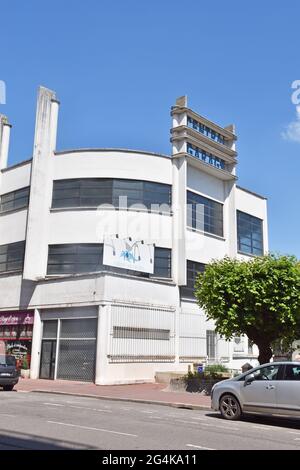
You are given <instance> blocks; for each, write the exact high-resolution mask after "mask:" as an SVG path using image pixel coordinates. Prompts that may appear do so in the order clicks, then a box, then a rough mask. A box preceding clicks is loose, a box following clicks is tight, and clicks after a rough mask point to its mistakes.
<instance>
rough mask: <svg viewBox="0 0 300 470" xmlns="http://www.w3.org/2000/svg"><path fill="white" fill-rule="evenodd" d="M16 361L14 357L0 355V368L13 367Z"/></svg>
mask: <svg viewBox="0 0 300 470" xmlns="http://www.w3.org/2000/svg"><path fill="white" fill-rule="evenodd" d="M15 365H16V359H15V357H14V356H9V355H4V354H3V355H2V354H1V355H0V366H15Z"/></svg>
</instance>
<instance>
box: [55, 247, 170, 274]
mask: <svg viewBox="0 0 300 470" xmlns="http://www.w3.org/2000/svg"><path fill="white" fill-rule="evenodd" d="M85 248H86V249H88V248H91V249H95V252H97V249H99V253H98V255H99V262H97V263H96V262H95V263H94V264H92V263H91V264H90V263H89V262H83V261H82V259H83V256H84V249H85ZM55 249H57V250H58V251H59V250H65V251H61V253H59V252H58V253H55V252H53V251H55ZM103 249H104V244H103V243H62V244H57V245H49V246H48V257H47V276H63V275H65V276H68V275H69V276H72V275H75V274H87V273H91V272H102V271H111V272H115V273H120V274H129V275H132V276H136V277H144V278H151V279H166V280H171V279H172V250H171V249H170V248H164V247H156V246H155V248H154V273H153V274H151V273H142V272H139V271H133V270H129V269H123V268H115V267H113V266H106V265H104V264H103ZM72 250H73V252H72ZM51 251H52V252H51ZM67 251H69V253H68V252H67ZM96 254H97V253H96ZM60 256H62V257H63V256H64V257H68V256H69V261H66V262H65V263H59V257H60ZM88 256H94V253H92V252H91V253H88ZM50 257H53V259H55V257H57V258H58V260H57V262H51V264H49V259H50ZM72 257H73V260H72ZM77 259H78V261H77V262H76V260H77ZM161 259H166V260H167V263H166V267H161V266H159V267H158V269H156V260H161ZM89 264H90V265H91V269H88V270H84V271H82V270H79V271H78V270H77V269H76V267H77V266H85V265H89ZM49 266H58V267H59V266H72V267H73V268H75V269H72V270H70V271H59V269H58V270H56V271H52V272H51V268H50V269H49ZM163 270H168V271H167V274H169V275H167V276H162V275H159V274H158V272H159V271H163Z"/></svg>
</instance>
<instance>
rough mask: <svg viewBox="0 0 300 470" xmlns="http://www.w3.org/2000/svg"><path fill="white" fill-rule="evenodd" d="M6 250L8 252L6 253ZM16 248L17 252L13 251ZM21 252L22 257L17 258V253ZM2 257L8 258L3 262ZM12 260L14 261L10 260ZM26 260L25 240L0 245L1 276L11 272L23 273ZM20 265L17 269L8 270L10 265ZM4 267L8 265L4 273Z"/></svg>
mask: <svg viewBox="0 0 300 470" xmlns="http://www.w3.org/2000/svg"><path fill="white" fill-rule="evenodd" d="M5 248H6V251H5ZM13 248H15V250H14V249H13ZM19 251H20V253H21V256H20V257H19V258H18V257H17V258H16V253H17V254H18V252H19ZM2 257H6V258H4V259H3V260H2ZM9 258H12V259H9ZM24 259H25V240H21V241H19V242H14V243H8V244H5V245H0V275H1V274H5V273H10V272H22V271H23V268H24ZM13 263H16V264H18V263H19V266H17V267H16V268H12V269H8V266H9V264H13ZM2 265H6V269H4V270H3V271H2V269H1V268H2Z"/></svg>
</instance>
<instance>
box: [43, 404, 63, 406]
mask: <svg viewBox="0 0 300 470" xmlns="http://www.w3.org/2000/svg"><path fill="white" fill-rule="evenodd" d="M43 405H47V406H65V405H61V404H60V403H43Z"/></svg>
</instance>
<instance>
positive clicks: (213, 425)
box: [176, 419, 239, 431]
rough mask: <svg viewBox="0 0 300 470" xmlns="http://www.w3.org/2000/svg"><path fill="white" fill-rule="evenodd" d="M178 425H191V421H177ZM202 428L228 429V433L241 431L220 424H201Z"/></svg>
mask: <svg viewBox="0 0 300 470" xmlns="http://www.w3.org/2000/svg"><path fill="white" fill-rule="evenodd" d="M176 421H177V422H178V423H185V424H191V422H190V421H184V420H183V419H177V420H176ZM192 424H197V423H192ZM199 425H200V426H208V427H210V428H220V429H226V431H239V428H234V427H231V426H220V425H218V424H207V423H199Z"/></svg>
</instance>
